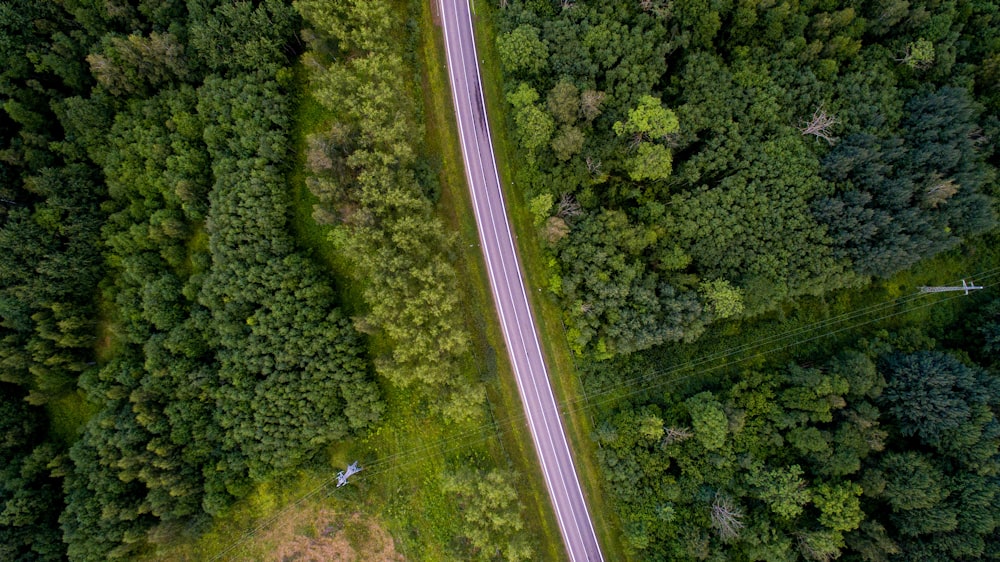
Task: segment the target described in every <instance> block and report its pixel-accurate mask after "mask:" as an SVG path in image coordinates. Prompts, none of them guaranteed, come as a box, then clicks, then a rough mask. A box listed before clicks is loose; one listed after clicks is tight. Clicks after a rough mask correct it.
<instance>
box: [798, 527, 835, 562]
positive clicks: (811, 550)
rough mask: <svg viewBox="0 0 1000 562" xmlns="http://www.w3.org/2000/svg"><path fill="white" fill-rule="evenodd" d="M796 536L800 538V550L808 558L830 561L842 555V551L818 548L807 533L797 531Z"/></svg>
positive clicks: (824, 561)
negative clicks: (828, 550)
mask: <svg viewBox="0 0 1000 562" xmlns="http://www.w3.org/2000/svg"><path fill="white" fill-rule="evenodd" d="M795 536H796V538H797V539H798V540H799V552H801V553H802V555H803V556H805V558H806V559H807V560H816V562H830V560H833V559H835V558H837V557H838V556H840V551H834V552H823V551H819V550H817V549H816V547H815V546H813V544H812V542H810V540H809V536H808V535H806V534H805V533H797V534H796V535H795Z"/></svg>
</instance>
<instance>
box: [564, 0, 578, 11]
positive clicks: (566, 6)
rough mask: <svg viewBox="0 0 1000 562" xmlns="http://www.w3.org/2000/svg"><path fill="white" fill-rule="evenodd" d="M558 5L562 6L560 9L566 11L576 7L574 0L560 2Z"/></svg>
mask: <svg viewBox="0 0 1000 562" xmlns="http://www.w3.org/2000/svg"><path fill="white" fill-rule="evenodd" d="M560 5H561V6H562V9H564V10H568V9H570V8H572V7H573V6H575V5H576V0H562V1H561V2H560Z"/></svg>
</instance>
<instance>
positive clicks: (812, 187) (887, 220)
mask: <svg viewBox="0 0 1000 562" xmlns="http://www.w3.org/2000/svg"><path fill="white" fill-rule="evenodd" d="M502 4H503V5H504V6H505V7H502V8H501V9H500V10H499V12H498V13H499V15H498V22H499V23H498V35H497V38H496V49H497V53H498V57H499V60H500V63H501V64H502V66H503V68H504V71H505V73H504V79H505V91H506V98H507V99H506V101H507V102H508V104H509V105H508V108H509V119H510V121H511V123H510V126H511V128H512V130H513V135H514V138H515V139H516V140H517V145H518V146H519V148H520V149H521V150H522V151H523V152H524V154H525V156H524V157H523V161H524V162H523V165H522V166H519V167H518V169H517V170H516V172H515V173H514V175H515V176H516V177H515V178H514V182H515V184H517V185H519V186H522V187H521V189H522V190H523V197H525V198H526V199H527V200H528V201H529V203H528V204H529V206H530V208H531V210H532V212H533V213H534V214H535V217H536V222H537V224H538V226H539V229H540V236H541V237H542V238H543V239H545V240H546V241H547V244H548V247H549V250H548V251H549V252H550V254H551V255H552V258H553V259H552V266H551V267H550V271H549V274H548V275H549V281H548V287H549V289H550V290H551V291H552V292H553V293H555V294H556V295H557V296H558V297H559V299H560V300H561V303H562V308H563V311H564V320H565V323H566V325H567V328H568V331H569V332H568V337H569V339H570V345H571V346H572V347H573V348H574V349H575V350H576V351H577V352H578V353H581V354H582V353H587V354H589V355H592V356H596V357H611V356H614V355H616V354H628V353H631V352H634V351H640V350H644V349H648V348H650V347H652V346H656V345H658V344H662V343H669V342H691V341H694V340H696V339H697V338H698V337H699V335H700V334H702V333H703V332H704V330H705V328H706V326H708V325H709V324H711V323H712V322H713V321H717V320H721V319H727V318H744V319H748V318H754V317H756V316H758V315H760V314H762V313H766V312H769V311H774V310H776V309H777V308H778V307H780V306H781V305H782V304H783V303H786V302H789V301H791V300H792V299H795V298H796V297H801V296H819V295H823V294H826V293H828V292H830V291H833V290H836V289H841V288H852V287H863V286H865V285H866V284H867V283H869V282H870V281H871V280H873V279H883V278H886V277H889V276H891V275H892V274H894V273H896V272H899V271H902V270H905V269H907V268H909V267H910V266H912V265H913V264H915V263H916V262H918V261H919V260H921V259H926V258H928V257H930V256H934V255H936V254H938V253H940V252H942V251H944V250H947V249H950V248H954V247H956V245H957V244H959V243H960V241H962V240H963V239H967V238H968V237H970V236H975V235H976V234H979V233H983V232H986V231H988V230H989V229H990V228H992V227H993V226H994V225H995V222H996V216H995V212H994V206H993V204H992V200H993V199H992V198H993V197H995V196H996V194H997V184H996V167H997V164H998V155H997V153H996V149H995V146H996V143H995V142H994V141H993V139H995V138H996V137H997V134H998V133H1000V119H998V111H1000V92H998V90H997V87H996V85H997V83H998V80H1000V75H998V74H997V72H998V69H1000V66H998V61H1000V58H998V57H1000V31H998V29H1000V26H998V25H997V24H998V17H1000V16H998V6H997V4H996V3H993V2H966V1H946V2H939V1H937V0H931V1H926V2H924V1H914V2H909V1H905V0H880V1H877V2H843V1H834V0H804V1H787V2H757V1H737V2H733V1H726V0H721V1H710V0H691V1H674V2H671V1H663V0H642V1H638V0H637V1H627V0H620V1H612V2H583V1H579V2H573V1H566V2H549V1H547V0H536V1H530V0H526V1H516V0H511V1H509V2H503V3H502Z"/></svg>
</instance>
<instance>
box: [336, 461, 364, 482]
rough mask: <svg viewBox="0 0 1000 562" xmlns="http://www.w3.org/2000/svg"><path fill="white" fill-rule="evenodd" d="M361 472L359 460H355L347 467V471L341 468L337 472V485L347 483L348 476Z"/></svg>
mask: <svg viewBox="0 0 1000 562" xmlns="http://www.w3.org/2000/svg"><path fill="white" fill-rule="evenodd" d="M359 472H361V469H360V468H358V461H354V463H353V464H351V465H350V466H348V467H347V472H344V471H343V470H341V471H340V472H338V473H337V487H338V488H339V487H341V486H343V485H344V484H347V478H348V477H349V476H352V475H354V474H357V473H359Z"/></svg>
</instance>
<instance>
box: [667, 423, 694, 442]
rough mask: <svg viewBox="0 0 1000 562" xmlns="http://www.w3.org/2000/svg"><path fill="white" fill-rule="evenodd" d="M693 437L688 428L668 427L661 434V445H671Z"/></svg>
mask: <svg viewBox="0 0 1000 562" xmlns="http://www.w3.org/2000/svg"><path fill="white" fill-rule="evenodd" d="M692 437H694V433H692V432H691V428H688V427H668V428H667V429H666V431H665V432H664V433H663V441H662V443H663V445H673V444H674V443H680V442H682V441H685V440H687V439H690V438H692Z"/></svg>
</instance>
